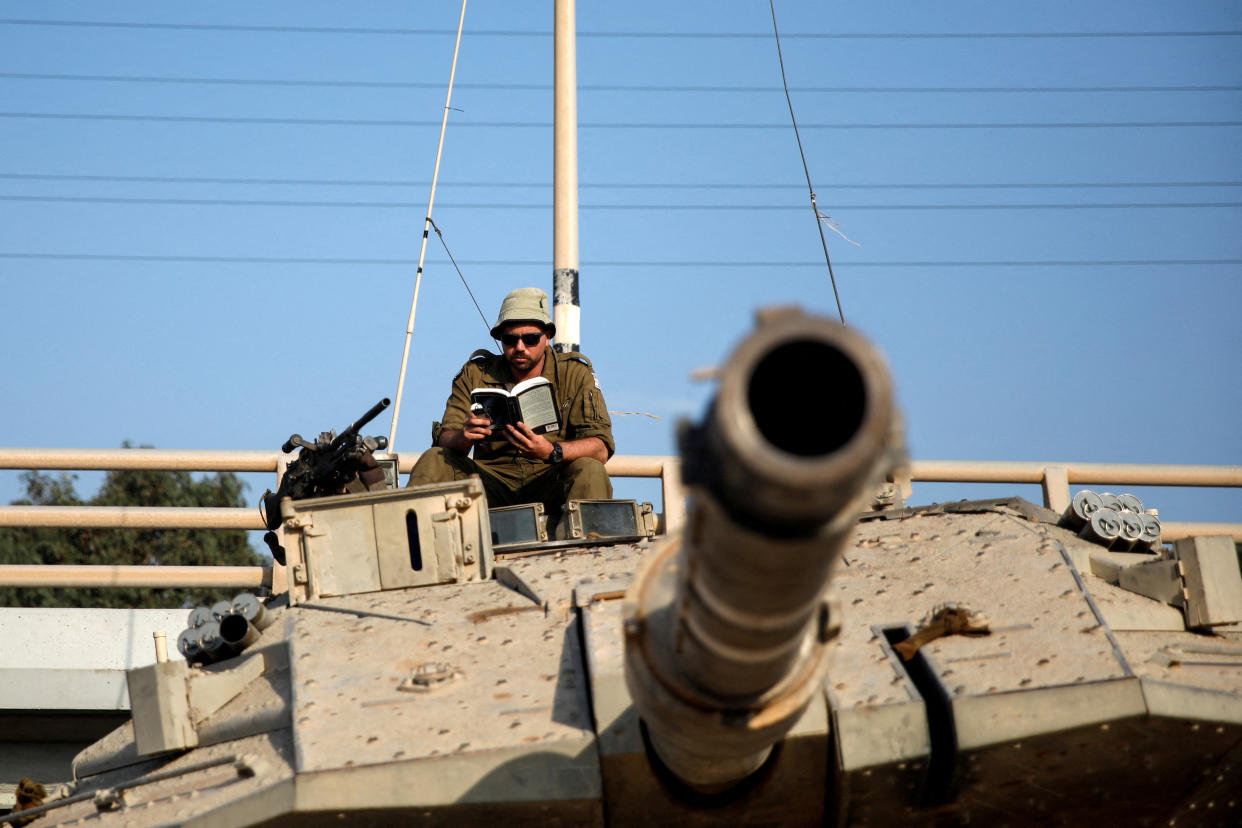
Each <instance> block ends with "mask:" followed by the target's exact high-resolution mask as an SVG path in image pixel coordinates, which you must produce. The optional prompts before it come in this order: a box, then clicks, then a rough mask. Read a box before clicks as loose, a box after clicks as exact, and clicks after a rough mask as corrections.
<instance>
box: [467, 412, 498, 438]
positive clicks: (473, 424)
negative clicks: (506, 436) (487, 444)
mask: <svg viewBox="0 0 1242 828" xmlns="http://www.w3.org/2000/svg"><path fill="white" fill-rule="evenodd" d="M461 432H462V434H463V435H465V437H466V439H467V440H469V441H470V442H471V443H477V442H479V441H480V440H486V439H488V438H489V437H491V436H492V418H491V417H488V416H487V415H486V414H482V415H479V414H471V415H470V416H469V417H468V418H466V425H465V426H464V427H463V428H462V430H461Z"/></svg>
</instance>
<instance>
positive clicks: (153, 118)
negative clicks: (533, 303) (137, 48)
mask: <svg viewBox="0 0 1242 828" xmlns="http://www.w3.org/2000/svg"><path fill="white" fill-rule="evenodd" d="M0 118H32V119H42V120H62V121H147V122H164V123H186V124H260V125H281V126H363V127H438V126H439V125H440V122H439V121H415V120H405V119H400V118H257V117H244V116H216V115H151V114H141V115H137V114H136V115H127V114H113V113H102V112H0ZM456 126H457V128H458V129H463V128H465V129H469V128H474V129H551V128H552V122H551V121H462V122H461V123H459V124H457V125H456ZM1237 126H1242V121H1044V122H1040V121H1025V122H1011V123H1005V122H992V123H969V122H944V123H919V122H913V123H901V122H897V123H835V124H833V123H813V124H802V125H801V127H802V129H1130V128H1165V127H1178V128H1185V127H1237ZM578 128H579V129H607V130H622V129H669V130H673V129H689V130H697V129H713V130H718V129H747V130H751V129H788V128H789V127H788V126H787V125H786V124H775V123H738V122H734V123H722V122H701V123H687V122H666V123H654V122H642V121H596V122H585V123H580V124H578Z"/></svg>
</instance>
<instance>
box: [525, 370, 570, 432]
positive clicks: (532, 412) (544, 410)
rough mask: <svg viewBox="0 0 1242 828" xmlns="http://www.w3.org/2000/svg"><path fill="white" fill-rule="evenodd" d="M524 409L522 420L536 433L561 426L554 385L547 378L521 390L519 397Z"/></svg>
mask: <svg viewBox="0 0 1242 828" xmlns="http://www.w3.org/2000/svg"><path fill="white" fill-rule="evenodd" d="M517 400H518V406H519V407H520V408H521V410H522V422H524V423H526V425H528V426H529V427H530V430H531V431H533V432H535V433H536V434H547V433H548V432H549V431H557V430H558V429H559V428H560V420H559V419H558V418H557V416H556V400H555V399H553V397H552V385H551V383H549V382H548V381H547V380H544V381H543V383H541V384H536V385H534V387H532V388H527V389H526V390H524V391H521V392H520V393H519V394H518V397H517Z"/></svg>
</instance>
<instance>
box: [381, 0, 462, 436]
mask: <svg viewBox="0 0 1242 828" xmlns="http://www.w3.org/2000/svg"><path fill="white" fill-rule="evenodd" d="M465 22H466V0H461V17H460V19H459V20H458V21H457V40H456V42H455V43H454V44H453V67H452V68H451V69H450V70H449V82H448V92H446V93H445V96H444V117H443V118H442V119H441V121H440V143H439V145H438V146H437V147H436V165H435V169H434V170H433V171H432V173H431V193H430V195H428V196H427V217H426V218H425V219H424V220H423V241H422V246H421V247H420V248H419V250H418V270H417V271H416V272H415V275H414V298H413V299H412V300H411V301H410V319H409V321H408V322H406V324H405V347H404V348H403V349H402V351H401V373H400V374H399V375H398V377H397V395H396V400H395V403H394V404H393V407H392V426H390V427H389V429H388V450H389V451H393V450H394V448H395V446H396V444H397V418H398V417H400V416H401V395H402V393H403V392H404V391H405V368H406V365H407V364H408V363H409V361H410V341H411V340H412V339H413V338H414V314H415V312H416V311H417V310H418V289H419V287H420V286H422V283H423V260H424V259H425V258H426V256H427V237H428V235H429V234H430V231H431V208H432V207H433V206H434V205H435V203H436V182H437V180H439V178H440V155H441V153H443V152H444V131H445V129H446V128H447V127H448V116H449V105H450V104H451V103H452V101H453V78H454V77H456V75H457V52H458V50H459V49H460V48H461V30H462V26H463V25H465Z"/></svg>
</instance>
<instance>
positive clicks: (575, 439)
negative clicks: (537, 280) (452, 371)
mask: <svg viewBox="0 0 1242 828" xmlns="http://www.w3.org/2000/svg"><path fill="white" fill-rule="evenodd" d="M555 334H556V326H555V325H554V324H552V320H551V318H550V317H549V315H548V295H547V294H546V293H544V292H543V291H542V290H540V289H539V288H518V289H517V290H515V291H513V292H512V293H510V294H509V295H508V296H506V297H505V300H504V302H503V303H502V304H501V306H500V315H499V317H498V318H497V320H496V325H495V327H493V328H492V337H493V338H496V339H499V340H500V342H501V346H502V349H503V354H501V355H499V356H497V355H496V354H493V353H491V352H490V351H488V350H486V349H480V350H478V351H475V352H474V353H473V354H471V355H470V359H469V361H467V362H466V364H465V365H464V366H462V369H461V370H460V371H458V372H457V376H456V377H454V378H453V386H452V391H451V393H450V394H449V398H448V403H447V405H446V406H445V409H444V418H443V421H442V422H437V423H432V427H431V439H432V448H431V449H429V450H427V451H426V452H424V453H423V455H422V457H420V458H419V460H418V463H417V464H416V465H415V466H414V470H413V471H412V472H411V473H410V482H409V485H411V486H416V485H420V484H423V483H440V482H447V481H450V480H464V479H466V478H467V477H469V476H470V475H472V474H477V475H479V477H480V478H481V479H482V481H483V489H484V491H485V492H486V493H487V500H488V502H489V503H490V504H491V505H493V506H508V505H514V504H518V503H538V502H542V503H543V504H544V507H545V509H546V510H547V513H548V515H549V517H550V518H554V517H556V516H559V514H560V512H561V509H562V507H563V506H564V503H565V501H566V500H570V499H573V500H595V499H607V498H611V497H612V483H611V481H610V480H609V479H608V472H607V471H605V470H604V462H605V461H606V460H607V459H608V458H609V457H611V456H612V454H613V451H614V449H615V445H614V443H613V439H612V421H611V420H610V419H609V417H608V408H607V406H606V405H605V404H604V394H603V392H602V391H601V390H600V387H599V380H597V379H596V377H595V373H594V371H592V370H591V361H590V360H589V359H587V358H586V357H585V356H583V355H582V354H579V353H566V354H558V353H555V352H554V351H552V349H550V348H549V347H548V340H549V339H550V338H551V337H552V336H554V335H555ZM539 376H542V377H544V378H546V379H547V380H548V381H549V382H551V383H552V388H553V394H554V397H555V401H556V405H557V409H558V413H559V415H560V421H561V427H560V429H559V430H558V431H555V432H552V433H549V434H548V435H547V436H544V435H539V434H535V433H534V432H533V431H531V429H530V428H529V427H528V426H527V425H526V424H525V423H522V422H519V423H518V424H517V425H516V426H512V425H506V426H504V429H503V431H502V430H501V429H493V428H492V421H491V420H490V419H489V418H488V417H487V416H486V415H482V414H475V413H472V412H471V410H470V404H471V403H470V392H471V390H472V389H474V388H486V387H492V388H505V389H511V388H512V387H513V386H514V384H516V383H518V382H522V381H523V380H527V379H531V378H533V377H539ZM471 449H473V450H474V459H473V460H472V459H471V458H470V457H468V456H467V455H469V454H470V451H471Z"/></svg>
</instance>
